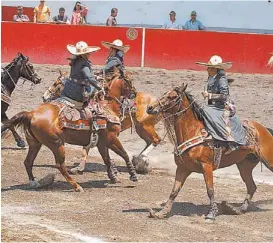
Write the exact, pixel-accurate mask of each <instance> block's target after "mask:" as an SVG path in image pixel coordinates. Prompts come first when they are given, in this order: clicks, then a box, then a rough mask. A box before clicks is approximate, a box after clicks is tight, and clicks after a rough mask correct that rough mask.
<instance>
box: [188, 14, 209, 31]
mask: <svg viewBox="0 0 273 243" xmlns="http://www.w3.org/2000/svg"><path fill="white" fill-rule="evenodd" d="M196 16H197V14H196V12H195V11H192V12H191V19H189V20H188V21H187V22H186V23H185V26H184V27H183V29H185V30H204V29H205V28H204V26H203V24H202V23H201V21H199V20H198V19H196Z"/></svg>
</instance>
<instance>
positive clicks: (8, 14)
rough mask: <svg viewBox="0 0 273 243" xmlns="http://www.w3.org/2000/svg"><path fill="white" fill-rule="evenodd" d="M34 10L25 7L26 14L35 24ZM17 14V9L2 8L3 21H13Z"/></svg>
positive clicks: (12, 7)
mask: <svg viewBox="0 0 273 243" xmlns="http://www.w3.org/2000/svg"><path fill="white" fill-rule="evenodd" d="M33 10H34V8H30V7H24V14H25V15H27V16H28V17H29V20H30V22H33V18H34V14H33ZM15 14H17V7H14V6H2V21H12V20H13V16H14V15H15Z"/></svg>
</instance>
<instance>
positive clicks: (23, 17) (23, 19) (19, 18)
mask: <svg viewBox="0 0 273 243" xmlns="http://www.w3.org/2000/svg"><path fill="white" fill-rule="evenodd" d="M23 11H24V8H23V6H18V7H17V14H16V15H14V16H13V21H15V22H29V18H28V16H27V15H25V14H23Z"/></svg>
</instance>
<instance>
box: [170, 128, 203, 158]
mask: <svg viewBox="0 0 273 243" xmlns="http://www.w3.org/2000/svg"><path fill="white" fill-rule="evenodd" d="M205 137H207V132H206V131H203V130H202V131H201V135H199V136H196V137H193V138H191V139H189V140H187V141H186V142H184V143H182V144H180V145H178V146H177V148H176V150H175V151H174V154H175V155H176V156H180V155H182V154H183V153H184V152H185V151H186V150H188V149H189V148H192V147H195V146H197V145H199V144H201V143H203V142H204V138H205Z"/></svg>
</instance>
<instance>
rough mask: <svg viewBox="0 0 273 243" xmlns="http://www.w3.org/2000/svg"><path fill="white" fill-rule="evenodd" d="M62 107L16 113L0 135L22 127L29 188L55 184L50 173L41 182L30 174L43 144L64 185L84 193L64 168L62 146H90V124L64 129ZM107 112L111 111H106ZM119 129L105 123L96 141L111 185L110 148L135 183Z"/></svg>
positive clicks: (44, 106)
mask: <svg viewBox="0 0 273 243" xmlns="http://www.w3.org/2000/svg"><path fill="white" fill-rule="evenodd" d="M63 108H66V107H63V106H61V107H60V106H59V105H58V103H57V104H56V103H53V102H51V103H44V104H41V105H40V106H38V107H37V108H36V109H34V110H32V111H30V112H27V111H22V112H19V113H18V114H16V115H15V116H13V117H12V118H11V119H10V121H8V122H6V123H5V124H4V125H3V126H2V127H1V132H4V131H5V130H6V129H8V128H10V127H11V126H20V125H23V128H24V131H25V135H26V139H27V142H28V145H29V149H28V154H27V157H26V159H25V161H24V165H25V168H26V171H27V174H28V177H29V181H30V187H32V188H42V187H44V186H48V185H49V184H52V183H53V181H54V175H52V174H51V175H48V176H46V177H45V178H42V179H41V180H40V181H37V180H36V179H35V178H34V176H33V173H32V168H33V163H34V160H35V158H36V156H37V154H38V153H39V151H40V149H41V146H42V145H45V146H46V147H48V148H49V149H50V150H51V151H52V153H53V154H54V157H55V162H56V167H57V169H58V170H59V171H60V172H61V174H62V175H63V176H64V178H65V179H66V180H67V182H69V183H70V184H71V185H72V187H73V188H74V189H75V191H76V192H83V188H82V187H81V186H80V185H79V184H78V183H77V182H76V180H75V179H74V178H73V177H71V175H69V173H68V171H67V168H66V166H65V147H64V144H65V143H69V144H73V145H79V146H86V145H88V144H90V143H91V134H92V132H93V128H92V127H91V125H90V128H89V129H88V130H75V129H73V128H70V127H69V128H67V127H65V126H62V123H63V121H62V119H61V116H62V114H64V112H62V110H63ZM108 112H111V111H110V110H109V109H108ZM111 114H112V115H113V116H114V114H113V112H111ZM89 123H90V121H89ZM105 123H106V122H105ZM120 130H121V126H120V124H117V123H115V122H111V121H109V120H108V121H107V123H106V124H105V129H100V130H98V131H97V134H98V140H97V142H96V146H97V148H98V151H99V153H100V155H101V156H102V159H103V161H104V163H105V164H106V166H107V174H108V177H109V179H110V180H111V182H112V183H117V182H118V178H117V175H116V173H115V171H114V170H113V169H112V167H111V162H110V161H111V159H110V156H109V148H110V149H111V150H113V151H114V152H115V153H117V154H118V155H120V156H121V157H122V158H123V159H124V160H125V162H126V165H127V168H128V171H129V174H130V180H131V181H133V182H136V181H137V180H138V179H137V175H136V171H135V168H134V166H133V164H132V162H131V161H130V159H129V156H128V154H127V153H126V151H125V150H124V148H123V146H122V144H121V143H120V141H119V139H118V135H119V133H120ZM39 182H43V183H39Z"/></svg>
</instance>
